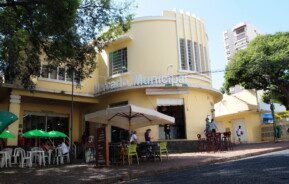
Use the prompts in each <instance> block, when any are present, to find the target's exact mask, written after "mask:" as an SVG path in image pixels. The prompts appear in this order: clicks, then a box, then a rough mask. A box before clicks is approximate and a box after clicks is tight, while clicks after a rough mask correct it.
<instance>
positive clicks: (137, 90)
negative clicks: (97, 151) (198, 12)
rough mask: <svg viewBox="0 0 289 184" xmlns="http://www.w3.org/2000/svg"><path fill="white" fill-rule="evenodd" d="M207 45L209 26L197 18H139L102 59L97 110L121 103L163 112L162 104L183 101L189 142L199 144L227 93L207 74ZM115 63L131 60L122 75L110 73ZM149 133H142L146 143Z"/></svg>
mask: <svg viewBox="0 0 289 184" xmlns="http://www.w3.org/2000/svg"><path fill="white" fill-rule="evenodd" d="M207 42H208V40H207V34H206V32H205V29H204V22H203V21H202V20H200V19H199V18H196V17H195V16H191V15H188V14H182V13H177V12H173V11H165V12H163V16H154V17H142V18H137V19H135V20H134V21H133V22H132V25H131V29H130V30H129V32H128V33H126V35H123V36H121V37H120V38H119V39H117V40H115V41H114V42H112V43H110V44H109V45H108V46H107V48H106V49H105V51H104V52H103V53H101V55H99V56H98V70H97V74H96V76H98V77H97V80H96V81H97V83H98V84H97V85H96V97H97V99H98V100H99V103H98V105H97V106H96V107H95V109H93V110H101V109H104V108H107V107H109V106H111V105H112V104H116V103H122V102H127V103H128V104H133V105H137V106H141V107H145V108H150V109H155V110H158V107H162V106H164V105H162V104H159V101H167V102H169V101H170V100H172V101H174V102H176V101H181V102H182V105H181V106H182V108H183V113H184V117H183V118H184V120H183V121H184V128H185V132H184V134H185V135H184V137H185V138H186V139H197V136H196V135H197V134H199V133H200V134H203V131H204V129H205V118H206V117H207V116H208V115H212V109H213V105H214V103H216V102H218V101H220V100H221V99H222V94H221V93H220V92H218V91H217V90H215V89H213V88H212V84H211V76H210V75H209V73H208V72H207V71H209V70H210V60H209V56H208V51H207V50H208V46H207ZM113 53H116V54H115V55H114V54H113ZM124 53H125V54H124ZM112 58H118V59H119V58H122V59H123V58H126V60H125V62H124V61H123V60H122V61H121V62H123V63H127V64H126V65H125V68H124V69H123V70H121V72H119V73H116V74H111V73H112V66H113V64H114V65H115V66H118V64H119V63H121V62H118V63H117V62H116V63H113V64H112V62H111V61H112V60H113V59H112ZM120 60H121V59H120ZM167 106H176V105H175V104H167ZM147 128H148V127H145V128H142V129H139V130H137V132H138V136H139V138H140V140H141V141H142V140H143V134H144V131H145V130H146V129H147ZM150 128H151V129H152V134H153V137H154V138H155V140H157V139H159V138H160V137H161V136H160V134H161V133H162V129H161V128H159V127H158V126H152V127H150Z"/></svg>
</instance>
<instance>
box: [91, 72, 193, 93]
mask: <svg viewBox="0 0 289 184" xmlns="http://www.w3.org/2000/svg"><path fill="white" fill-rule="evenodd" d="M187 83H188V80H187V76H186V75H156V76H143V75H135V76H134V77H133V80H132V81H129V80H127V79H123V78H119V79H117V80H113V81H111V82H108V83H105V84H98V85H96V93H102V92H106V91H111V90H115V89H119V88H123V87H133V86H166V85H170V86H182V85H184V84H187Z"/></svg>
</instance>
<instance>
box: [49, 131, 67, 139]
mask: <svg viewBox="0 0 289 184" xmlns="http://www.w3.org/2000/svg"><path fill="white" fill-rule="evenodd" d="M48 135H49V137H51V138H60V137H63V138H65V137H67V135H66V134H65V133H63V132H59V131H56V130H53V131H50V132H48Z"/></svg>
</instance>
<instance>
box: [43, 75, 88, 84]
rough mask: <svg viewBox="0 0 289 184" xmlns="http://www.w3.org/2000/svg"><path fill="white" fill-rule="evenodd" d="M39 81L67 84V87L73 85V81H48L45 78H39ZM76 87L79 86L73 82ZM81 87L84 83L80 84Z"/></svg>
mask: <svg viewBox="0 0 289 184" xmlns="http://www.w3.org/2000/svg"><path fill="white" fill-rule="evenodd" d="M38 80H40V81H47V82H55V83H61V84H67V85H71V83H72V82H71V81H62V80H57V79H48V78H43V77H39V78H38ZM73 83H74V85H79V84H78V83H76V82H73ZM80 85H81V86H83V84H82V83H80Z"/></svg>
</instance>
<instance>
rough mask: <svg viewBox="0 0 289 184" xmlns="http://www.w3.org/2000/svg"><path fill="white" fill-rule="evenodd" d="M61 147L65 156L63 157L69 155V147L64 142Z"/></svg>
mask: <svg viewBox="0 0 289 184" xmlns="http://www.w3.org/2000/svg"><path fill="white" fill-rule="evenodd" d="M60 147H61V149H62V154H63V155H65V154H66V153H69V148H68V146H66V144H65V143H64V141H62V143H61V145H60Z"/></svg>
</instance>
